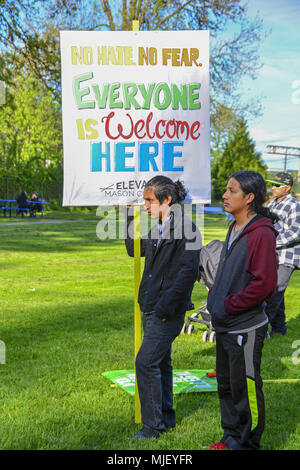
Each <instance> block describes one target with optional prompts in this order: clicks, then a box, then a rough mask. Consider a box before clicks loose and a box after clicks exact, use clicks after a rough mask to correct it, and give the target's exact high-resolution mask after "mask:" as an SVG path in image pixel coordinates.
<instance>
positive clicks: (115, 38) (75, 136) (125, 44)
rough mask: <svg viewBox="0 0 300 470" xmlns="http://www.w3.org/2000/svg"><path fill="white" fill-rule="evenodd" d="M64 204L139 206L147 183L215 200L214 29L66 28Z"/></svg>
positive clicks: (191, 198)
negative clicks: (158, 180) (164, 180)
mask: <svg viewBox="0 0 300 470" xmlns="http://www.w3.org/2000/svg"><path fill="white" fill-rule="evenodd" d="M61 59H62V110H63V142H64V196H63V205H65V206H68V205H70V206H80V205H103V206H108V205H118V204H139V203H142V201H143V199H142V196H143V187H144V185H145V183H146V182H147V181H148V180H149V179H150V178H152V177H153V176H155V175H158V174H164V175H165V176H168V177H170V178H171V179H172V180H173V181H175V180H177V179H180V180H182V181H183V182H184V184H185V186H186V188H187V190H188V196H187V200H186V202H192V203H208V202H210V157H209V33H208V31H126V32H125V31H117V32H116V31H114V32H111V31H108V32H107V31H105V32H103V31H99V32H96V31H62V32H61Z"/></svg>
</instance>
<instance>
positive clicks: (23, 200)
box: [16, 190, 29, 217]
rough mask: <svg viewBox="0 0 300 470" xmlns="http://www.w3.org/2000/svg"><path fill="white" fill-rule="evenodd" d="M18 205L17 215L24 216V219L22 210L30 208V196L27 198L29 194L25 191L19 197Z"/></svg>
mask: <svg viewBox="0 0 300 470" xmlns="http://www.w3.org/2000/svg"><path fill="white" fill-rule="evenodd" d="M16 200H17V203H18V207H19V210H18V212H17V214H20V213H21V214H22V217H24V212H25V211H24V210H22V209H28V208H29V204H28V196H27V193H26V191H25V190H23V191H22V192H21V194H20V195H19V196H18V197H17V199H16Z"/></svg>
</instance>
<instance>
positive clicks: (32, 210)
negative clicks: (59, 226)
mask: <svg viewBox="0 0 300 470" xmlns="http://www.w3.org/2000/svg"><path fill="white" fill-rule="evenodd" d="M38 200H39V195H38V193H37V192H36V191H34V193H33V194H32V196H31V202H30V204H29V211H30V217H35V213H36V212H39V211H40V210H41V205H40V204H37V202H38Z"/></svg>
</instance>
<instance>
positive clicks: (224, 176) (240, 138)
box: [212, 119, 267, 199]
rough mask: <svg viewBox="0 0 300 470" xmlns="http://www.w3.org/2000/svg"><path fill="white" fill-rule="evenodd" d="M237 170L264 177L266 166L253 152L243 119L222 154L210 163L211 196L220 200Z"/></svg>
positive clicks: (254, 151)
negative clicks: (255, 172)
mask: <svg viewBox="0 0 300 470" xmlns="http://www.w3.org/2000/svg"><path fill="white" fill-rule="evenodd" d="M239 170H253V171H257V172H258V173H260V174H261V175H262V176H263V177H264V178H265V177H266V172H267V166H266V165H265V164H264V162H263V160H262V158H261V154H260V153H259V152H257V151H256V150H255V144H254V142H253V141H252V139H251V137H250V135H249V131H248V128H247V124H246V121H245V119H239V120H238V121H237V124H236V126H235V127H234V129H233V131H232V132H231V134H229V137H228V141H227V143H226V145H225V148H224V151H223V153H222V154H221V155H220V156H219V157H218V158H216V159H215V160H214V161H213V163H212V185H213V196H214V198H215V199H221V198H222V194H223V193H224V191H225V189H226V185H227V182H228V178H229V177H230V175H231V174H232V173H233V172H235V171H239Z"/></svg>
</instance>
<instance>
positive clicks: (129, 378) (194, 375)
mask: <svg viewBox="0 0 300 470" xmlns="http://www.w3.org/2000/svg"><path fill="white" fill-rule="evenodd" d="M207 372H212V370H211V369H210V370H185V369H180V370H179V369H176V370H173V391H174V393H175V394H177V393H192V392H216V391H217V380H216V378H215V377H209V376H208V375H207V374H206V373H207ZM102 375H103V376H104V377H106V378H108V379H109V380H111V382H113V383H114V384H116V385H118V386H119V387H120V388H122V389H123V390H125V391H126V392H127V393H129V394H130V395H134V390H135V372H134V370H111V371H108V372H103V373H102Z"/></svg>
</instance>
